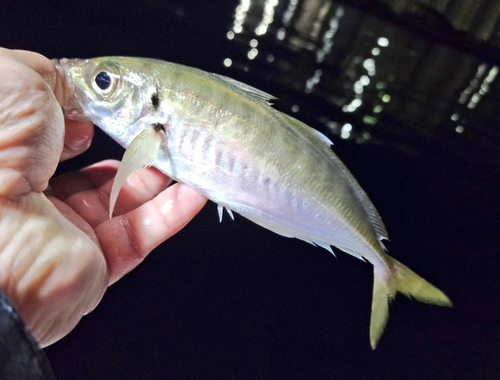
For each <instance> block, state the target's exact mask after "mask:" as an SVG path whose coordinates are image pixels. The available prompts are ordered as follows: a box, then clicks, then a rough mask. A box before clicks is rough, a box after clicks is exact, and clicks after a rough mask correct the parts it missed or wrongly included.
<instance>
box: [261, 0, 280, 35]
mask: <svg viewBox="0 0 500 380" xmlns="http://www.w3.org/2000/svg"><path fill="white" fill-rule="evenodd" d="M278 4H279V1H278V0H266V2H265V3H264V14H263V16H262V21H261V22H260V24H259V25H258V26H257V28H255V34H256V35H258V36H262V35H263V34H266V33H267V28H269V25H270V24H271V23H272V22H273V20H274V8H276V6H277V5H278Z"/></svg>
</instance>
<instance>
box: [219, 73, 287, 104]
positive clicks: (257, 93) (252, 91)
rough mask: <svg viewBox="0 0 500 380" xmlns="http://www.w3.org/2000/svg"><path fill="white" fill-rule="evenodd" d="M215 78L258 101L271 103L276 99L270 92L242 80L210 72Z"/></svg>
mask: <svg viewBox="0 0 500 380" xmlns="http://www.w3.org/2000/svg"><path fill="white" fill-rule="evenodd" d="M212 75H213V76H215V77H216V78H219V79H221V80H222V81H223V82H225V84H229V85H231V86H233V87H236V88H238V89H239V90H242V91H244V92H245V93H247V94H248V95H250V96H252V97H254V98H255V99H257V100H259V101H264V102H265V103H266V104H268V105H271V104H272V103H271V101H273V100H276V99H277V98H276V97H275V96H273V95H271V94H268V93H267V92H264V91H262V90H259V89H258V88H255V87H252V86H249V85H248V84H245V83H243V82H240V81H237V80H236V79H232V78H229V77H226V76H224V75H219V74H212Z"/></svg>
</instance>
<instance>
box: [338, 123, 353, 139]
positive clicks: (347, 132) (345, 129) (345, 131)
mask: <svg viewBox="0 0 500 380" xmlns="http://www.w3.org/2000/svg"><path fill="white" fill-rule="evenodd" d="M351 131H352V125H351V124H349V123H346V124H344V125H343V126H342V129H341V130H340V137H341V138H343V139H348V138H349V137H351Z"/></svg>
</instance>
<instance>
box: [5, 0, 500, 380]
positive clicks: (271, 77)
mask: <svg viewBox="0 0 500 380" xmlns="http://www.w3.org/2000/svg"><path fill="white" fill-rule="evenodd" d="M363 3H364V2H363ZM430 21H431V22H429V19H426V18H414V17H399V16H394V15H392V14H390V13H388V12H387V11H380V9H379V10H370V9H367V8H366V7H353V6H352V5H350V4H349V2H335V1H326V0H309V1H300V0H299V1H294V0H281V1H278V0H276V1H271V0H269V1H264V0H261V1H251V0H248V1H241V2H239V1H232V0H231V1H229V0H227V1H223V0H218V1H210V2H208V1H193V0H186V1H178V0H175V1H169V2H162V1H159V0H149V1H138V0H136V1H133V0H128V1H120V2H118V1H108V2H98V1H86V2H80V3H78V4H76V3H75V4H72V5H69V2H63V1H48V2H34V1H5V0H4V2H3V3H1V4H0V46H3V47H8V48H23V49H29V50H34V51H37V52H40V53H42V54H44V55H46V56H48V57H63V56H64V57H92V56H98V55H131V56H148V57H155V58H161V59H165V60H168V61H174V62H177V63H183V64H187V65H191V66H196V67H198V68H201V69H204V70H207V71H212V72H217V73H221V74H225V75H228V76H231V77H233V78H235V79H239V80H242V81H245V82H247V83H249V84H251V85H253V86H256V87H258V88H261V89H263V90H265V91H267V92H269V93H272V94H274V95H276V96H277V97H279V99H280V100H279V101H278V102H277V103H276V107H277V108H279V109H280V110H283V111H285V112H288V113H291V114H295V116H296V117H298V118H299V119H302V120H304V121H305V122H307V123H308V124H310V125H311V126H314V127H316V128H318V129H319V130H321V131H322V132H324V133H325V134H327V135H328V136H329V137H330V138H331V139H332V140H334V142H335V146H334V150H335V152H336V153H337V154H338V155H339V157H340V158H341V159H342V160H343V161H344V162H345V163H346V165H347V166H348V167H349V168H350V169H351V171H352V172H353V174H354V175H355V176H356V178H357V179H358V180H359V182H360V183H361V185H362V186H363V187H364V189H365V190H366V191H367V193H368V194H369V195H370V197H371V198H372V200H373V201H374V203H375V205H376V206H377V208H378V210H379V211H380V214H381V215H382V217H383V219H384V221H385V223H386V225H387V228H388V231H389V235H390V237H391V242H389V243H388V244H387V245H388V248H389V252H390V253H391V254H392V255H393V256H394V257H396V258H398V259H399V260H401V261H402V262H404V263H406V264H407V265H408V266H409V267H411V268H412V269H414V270H415V271H416V272H417V273H419V274H421V275H422V276H423V277H425V278H426V279H428V280H429V281H431V282H432V283H434V284H436V285H437V286H438V287H440V288H441V289H442V290H443V291H445V292H446V293H447V294H448V295H449V296H450V298H451V299H452V300H453V301H454V304H455V307H454V308H453V309H445V308H439V307H434V306H428V305H424V304H420V303H417V302H412V301H410V300H407V299H404V298H403V297H398V298H397V300H396V302H394V304H393V306H392V309H391V318H390V320H389V324H388V326H387V330H386V332H385V334H384V335H383V337H382V339H381V341H380V345H379V347H378V348H377V350H376V351H372V350H371V349H370V346H369V341H368V323H369V312H370V304H371V286H372V270H371V267H370V266H369V265H366V264H364V263H362V262H361V261H359V260H356V259H354V258H352V257H348V256H347V255H345V254H343V253H339V254H338V257H337V258H336V259H335V258H333V257H332V256H331V255H330V254H328V253H327V252H326V251H324V250H321V249H317V248H314V247H312V246H310V245H308V244H305V243H302V242H299V241H296V240H291V239H286V238H282V237H279V236H277V235H274V234H272V233H271V232H268V231H265V230H263V229H261V228H259V227H257V226H255V225H253V224H251V223H250V222H247V221H246V220H243V218H241V217H236V221H235V222H231V221H229V220H225V221H224V222H223V223H222V224H219V223H218V219H217V215H216V207H215V205H214V204H209V205H208V206H207V207H206V208H205V209H204V210H203V211H202V212H201V214H200V215H199V216H197V217H196V218H195V220H194V221H193V222H192V223H191V224H190V225H189V226H187V227H186V228H185V229H184V230H183V231H181V232H180V233H179V234H178V235H176V236H175V237H173V238H172V239H170V240H169V241H168V242H166V243H165V244H163V245H162V246H161V247H160V248H159V249H157V250H156V251H155V252H153V253H152V254H151V256H150V257H148V259H147V260H146V261H145V262H144V264H143V265H141V266H140V267H139V268H138V269H137V270H135V271H134V272H133V273H131V274H130V275H128V276H127V277H126V278H124V279H123V280H122V281H120V282H119V283H117V284H116V285H114V286H112V287H111V288H110V289H109V291H108V293H107V294H106V295H105V297H104V300H103V301H102V303H101V305H99V307H98V308H97V309H96V310H95V311H94V312H92V313H91V314H90V315H89V316H86V317H85V318H84V319H83V320H82V322H81V323H80V325H79V326H78V327H77V328H76V329H75V330H74V331H73V332H72V333H71V334H70V335H69V336H68V337H66V338H65V339H64V340H62V341H61V342H59V343H57V344H55V345H53V346H51V347H49V348H48V349H46V353H47V355H48V356H49V358H50V360H51V362H52V365H53V367H54V371H55V373H56V374H57V376H58V378H59V379H358V378H370V379H389V378H390V379H397V378H401V379H403V378H404V379H470V378H474V379H479V378H481V379H495V378H499V377H500V306H499V300H500V280H499V276H500V262H499V257H498V255H499V251H500V248H499V246H500V220H499V219H500V206H499V197H498V195H497V192H498V187H499V185H500V175H499V168H500V154H499V152H498V149H499V148H498V146H499V144H500V120H499V118H500V112H499V111H498V105H499V104H500V102H499V101H498V96H499V94H500V82H499V79H498V76H497V73H498V70H499V65H500V53H499V52H498V51H497V50H496V48H495V46H493V45H488V44H487V43H484V42H482V43H479V42H476V41H474V39H469V38H468V37H467V35H464V34H457V33H455V32H454V31H453V30H452V29H451V27H450V26H449V25H447V24H446V23H445V21H444V20H442V19H440V18H439V17H438V18H435V17H434V16H433V18H431V19H430ZM428 27H430V29H429V28H428ZM121 154H122V151H121V149H119V148H118V147H116V146H115V145H114V144H113V143H112V142H111V141H110V140H109V139H108V138H106V136H104V135H102V134H101V133H97V135H96V138H95V141H94V144H93V146H92V147H91V149H90V150H89V151H88V152H86V153H85V154H84V155H82V156H81V157H79V158H77V159H74V160H72V161H71V162H70V163H66V164H65V165H64V166H63V167H61V169H60V171H61V172H62V171H66V170H75V169H77V168H80V167H82V166H84V165H87V164H90V163H92V162H95V161H97V160H101V159H104V158H109V157H120V155H121Z"/></svg>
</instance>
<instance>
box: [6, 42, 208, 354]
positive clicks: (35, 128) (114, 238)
mask: <svg viewBox="0 0 500 380" xmlns="http://www.w3.org/2000/svg"><path fill="white" fill-rule="evenodd" d="M60 80H61V79H60V78H58V77H57V75H56V72H55V70H54V67H53V65H52V63H51V62H50V61H49V60H48V59H47V58H45V57H43V56H41V55H39V54H36V53H32V52H27V51H15V50H7V49H2V48H0V83H1V85H0V287H1V288H2V289H3V291H4V292H5V293H6V294H7V296H8V297H9V298H10V299H11V301H12V302H13V303H14V305H15V306H16V307H17V309H18V310H19V311H20V313H21V315H22V317H23V319H24V321H25V322H26V324H27V325H28V326H29V327H30V329H31V331H32V332H33V334H34V335H35V337H36V339H37V340H38V341H39V343H40V344H41V345H42V346H47V345H50V344H52V343H54V342H56V341H57V340H59V339H61V338H62V337H64V336H65V335H66V334H68V333H69V332H70V331H71V330H72V329H73V328H74V327H75V326H76V324H77V323H78V322H79V321H80V319H81V318H82V316H83V315H85V314H87V313H89V312H90V311H92V309H94V308H95V307H96V306H97V304H98V303H99V301H100V300H101V298H102V296H103V294H104V292H105V291H106V289H107V287H108V286H109V285H111V284H113V283H114V282H116V281H118V280H119V279H120V278H121V277H123V276H124V275H125V274H127V273H128V272H129V271H131V270H132V269H134V268H135V267H136V266H137V265H139V264H140V263H141V262H142V261H143V260H144V258H145V257H146V256H147V255H148V254H149V253H150V252H151V251H152V250H153V249H154V248H155V247H157V246H158V245H159V244H160V243H162V242H163V241H165V240H166V239H168V238H169V237H171V236H172V235H174V234H175V233H176V232H178V231H179V230H180V229H182V228H183V227H184V226H185V225H186V224H187V223H188V222H189V221H190V220H191V219H192V218H193V217H194V216H195V215H196V214H197V213H198V211H200V209H201V208H202V207H203V206H204V205H205V203H206V201H207V200H206V198H205V197H203V196H202V195H200V194H199V193H197V192H196V191H195V190H193V189H191V188H189V187H188V186H186V185H183V184H175V185H173V186H171V187H168V188H167V189H165V186H166V185H167V183H168V182H169V179H168V178H167V177H166V176H164V175H163V174H161V173H160V172H158V171H157V170H155V169H152V168H149V169H140V170H138V171H136V172H134V173H133V174H132V175H131V176H130V177H129V178H128V179H127V180H126V181H125V183H124V186H123V188H122V191H121V193H120V197H119V198H118V201H117V204H116V207H115V212H114V214H113V218H111V219H110V218H109V213H108V207H109V193H110V191H111V186H112V181H113V177H114V175H115V174H116V171H117V168H118V162H117V161H112V160H108V161H104V162H100V163H96V164H94V165H92V166H90V167H87V168H84V169H82V170H80V171H78V172H73V173H68V174H65V175H62V176H60V177H56V178H51V177H52V175H53V174H54V171H55V170H56V167H57V165H58V163H59V162H61V161H63V160H67V159H70V158H72V157H74V156H76V155H78V154H80V153H82V152H83V151H85V150H86V149H87V148H88V147H89V145H90V143H91V140H92V137H93V128H94V127H93V125H92V124H91V123H81V122H75V121H71V120H65V119H64V116H63V114H62V111H61V107H60V105H59V104H60V102H61V101H62V99H61V97H62V91H61V83H60ZM49 184H50V185H49Z"/></svg>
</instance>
